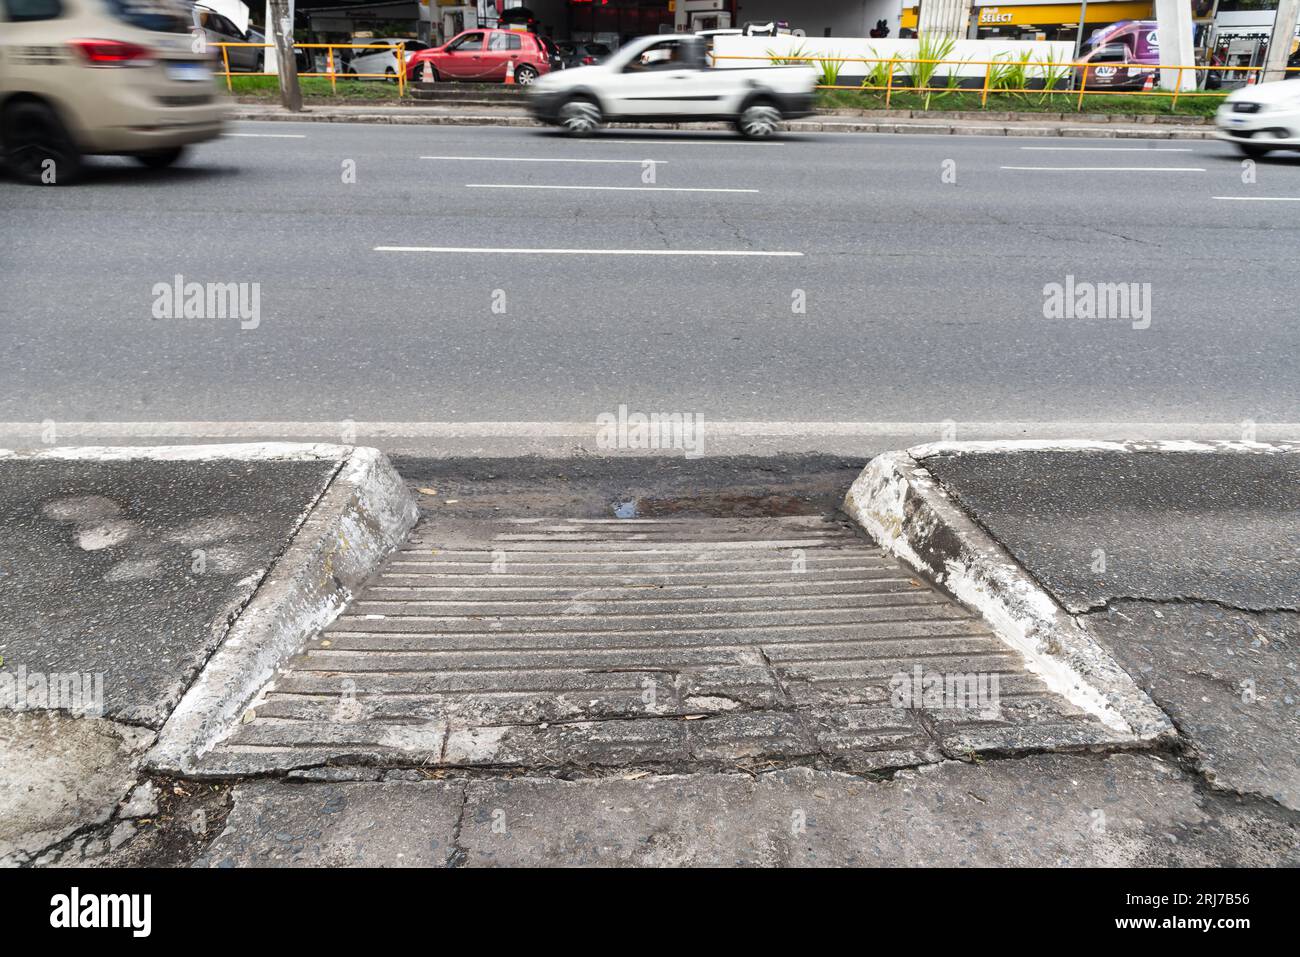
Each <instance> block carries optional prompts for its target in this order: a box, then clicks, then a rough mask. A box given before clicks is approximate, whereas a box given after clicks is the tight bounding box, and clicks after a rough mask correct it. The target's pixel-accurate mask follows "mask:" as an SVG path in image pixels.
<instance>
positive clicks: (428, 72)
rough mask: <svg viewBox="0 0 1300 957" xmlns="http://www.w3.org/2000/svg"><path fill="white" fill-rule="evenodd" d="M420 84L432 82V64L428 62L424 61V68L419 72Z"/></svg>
mask: <svg viewBox="0 0 1300 957" xmlns="http://www.w3.org/2000/svg"><path fill="white" fill-rule="evenodd" d="M420 82H422V83H432V82H433V64H432V63H430V62H429V61H428V60H425V61H424V66H423V68H421V70H420Z"/></svg>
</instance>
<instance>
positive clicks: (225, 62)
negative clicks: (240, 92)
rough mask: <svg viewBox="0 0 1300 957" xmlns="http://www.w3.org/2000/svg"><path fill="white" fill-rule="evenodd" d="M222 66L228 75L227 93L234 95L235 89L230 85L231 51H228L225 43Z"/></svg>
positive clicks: (222, 46) (222, 52) (222, 45)
mask: <svg viewBox="0 0 1300 957" xmlns="http://www.w3.org/2000/svg"><path fill="white" fill-rule="evenodd" d="M221 65H222V67H224V68H225V73H226V92H227V93H233V92H234V91H235V88H234V86H232V85H231V83H230V51H229V50H227V49H226V45H225V44H224V43H223V44H221Z"/></svg>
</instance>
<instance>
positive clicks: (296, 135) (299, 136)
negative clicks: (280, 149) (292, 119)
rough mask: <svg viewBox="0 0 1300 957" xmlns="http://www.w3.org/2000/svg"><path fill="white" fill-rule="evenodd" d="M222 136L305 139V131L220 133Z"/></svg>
mask: <svg viewBox="0 0 1300 957" xmlns="http://www.w3.org/2000/svg"><path fill="white" fill-rule="evenodd" d="M221 135H222V136H252V137H255V138H257V139H263V140H305V139H306V138H307V134H306V133H222V134H221Z"/></svg>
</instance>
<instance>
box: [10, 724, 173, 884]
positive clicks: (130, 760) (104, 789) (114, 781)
mask: <svg viewBox="0 0 1300 957" xmlns="http://www.w3.org/2000/svg"><path fill="white" fill-rule="evenodd" d="M153 737H154V736H153V734H152V732H149V731H147V730H145V729H143V728H135V727H130V726H127V725H121V724H117V723H115V722H112V721H106V720H104V719H102V718H91V717H83V718H74V717H70V716H69V715H66V714H63V713H61V712H55V711H41V712H22V713H16V712H12V711H0V867H12V866H15V865H19V864H25V863H27V862H28V861H30V860H32V859H34V858H36V857H37V856H38V855H39V854H40V852H41V851H43V850H44V849H45V848H47V847H50V846H51V845H54V844H58V843H59V842H61V841H64V840H67V839H68V838H69V837H70V836H71V835H73V834H75V833H76V832H78V831H81V830H83V829H87V828H92V827H94V826H95V825H99V824H103V823H105V822H106V821H108V820H109V818H110V817H111V816H112V814H113V809H114V808H116V807H117V804H118V802H119V801H121V800H122V798H123V797H124V796H125V795H126V793H127V792H128V791H129V790H130V788H131V786H132V785H133V784H134V782H135V778H136V773H137V770H138V768H139V763H140V757H141V755H142V754H143V752H144V749H145V748H146V747H148V746H149V744H150V743H151V742H152V741H153Z"/></svg>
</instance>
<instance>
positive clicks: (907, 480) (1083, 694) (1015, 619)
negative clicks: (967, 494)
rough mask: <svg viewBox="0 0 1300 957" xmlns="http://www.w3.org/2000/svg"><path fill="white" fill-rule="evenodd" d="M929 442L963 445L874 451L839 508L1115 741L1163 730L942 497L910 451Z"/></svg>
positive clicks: (1128, 686) (1034, 587)
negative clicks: (975, 616) (970, 612)
mask: <svg viewBox="0 0 1300 957" xmlns="http://www.w3.org/2000/svg"><path fill="white" fill-rule="evenodd" d="M1044 444H1045V443H1027V444H1026V446H1027V447H1029V448H1042V447H1043V446H1044ZM997 445H998V447H999V448H1001V449H1015V448H1020V447H1021V446H1020V445H1019V444H1018V443H997ZM939 448H941V449H942V450H944V451H948V452H955V451H967V450H965V449H963V448H962V443H944V444H943V445H942V446H921V447H918V448H916V449H911V450H908V451H907V452H887V453H885V454H883V455H879V456H877V457H876V458H874V459H872V460H871V462H870V463H869V464H868V465H867V467H866V469H864V470H863V472H862V474H861V475H860V476H858V478H857V480H856V481H855V482H854V483H853V486H852V487H851V488H850V489H849V492H848V495H847V496H846V497H845V500H844V510H845V511H846V512H847V513H848V514H849V515H850V516H851V517H852V518H853V519H854V520H855V521H857V522H858V524H860V525H861V526H862V527H863V529H865V530H866V532H867V534H869V535H870V536H871V537H873V538H874V539H875V540H876V541H877V542H878V543H879V545H880V547H881V548H883V549H885V551H887V552H889V553H890V554H892V555H894V556H895V557H897V558H899V559H901V560H902V561H904V562H906V563H907V564H908V565H911V566H912V567H913V568H914V569H916V570H917V571H919V572H920V573H921V574H923V575H925V576H927V577H928V578H930V579H931V580H932V581H934V582H935V583H936V584H937V585H939V586H940V587H942V588H944V589H945V590H947V591H948V592H949V593H951V594H952V595H953V596H954V597H955V598H957V600H959V601H961V602H962V603H964V604H965V605H967V606H968V607H970V608H972V609H974V610H975V611H976V612H978V613H979V614H980V615H981V616H982V617H983V618H984V620H985V621H986V622H988V624H989V625H990V626H991V627H992V629H993V631H994V632H995V633H996V634H997V635H998V637H999V638H1001V639H1002V640H1003V641H1004V642H1006V644H1007V645H1009V646H1010V647H1011V648H1013V649H1014V650H1016V651H1017V652H1019V653H1020V654H1021V656H1022V657H1023V658H1024V659H1025V664H1026V667H1027V668H1028V670H1029V671H1030V672H1032V673H1033V674H1035V675H1036V676H1037V677H1038V678H1039V679H1040V680H1042V681H1043V683H1044V684H1046V685H1047V686H1048V687H1049V688H1050V689H1051V690H1052V691H1054V692H1056V693H1057V694H1059V695H1061V696H1062V697H1063V698H1065V699H1066V700H1067V701H1069V702H1070V703H1071V704H1073V705H1075V706H1076V707H1078V708H1081V709H1082V710H1084V711H1086V712H1088V713H1089V714H1091V715H1093V716H1095V717H1096V718H1097V719H1098V720H1100V721H1101V722H1103V723H1104V724H1105V725H1106V726H1107V727H1108V728H1110V729H1111V730H1112V731H1114V732H1115V734H1116V741H1119V742H1123V741H1132V742H1142V741H1152V740H1154V739H1156V738H1159V737H1162V736H1165V735H1172V734H1173V733H1174V728H1173V725H1172V723H1171V722H1170V721H1169V718H1168V717H1167V716H1166V715H1165V714H1164V712H1163V711H1161V710H1160V709H1159V708H1158V707H1156V705H1155V704H1154V703H1153V702H1152V701H1151V699H1150V698H1149V697H1148V696H1147V695H1146V693H1145V692H1144V691H1142V689H1141V688H1139V687H1138V686H1137V685H1136V684H1135V683H1134V682H1133V679H1132V678H1131V677H1129V675H1128V674H1127V673H1126V672H1125V671H1124V669H1123V668H1121V667H1120V666H1119V664H1118V663H1117V662H1116V661H1115V659H1114V658H1112V657H1111V656H1110V655H1109V654H1107V652H1106V651H1105V650H1104V649H1102V648H1101V647H1100V646H1099V645H1098V644H1097V643H1096V642H1095V641H1094V640H1093V639H1092V637H1091V636H1090V635H1089V634H1088V633H1087V631H1086V630H1085V629H1084V627H1083V626H1082V625H1081V624H1080V623H1079V622H1078V621H1076V620H1075V619H1074V618H1073V617H1072V616H1071V615H1070V614H1069V613H1068V612H1066V611H1065V609H1063V608H1062V607H1061V606H1059V605H1058V604H1057V603H1056V602H1055V600H1053V598H1052V597H1051V596H1050V595H1049V594H1047V592H1045V591H1044V590H1043V589H1042V588H1041V587H1040V586H1039V584H1038V583H1037V582H1036V581H1034V579H1033V578H1031V577H1030V575H1029V574H1028V573H1027V572H1026V571H1025V570H1024V569H1023V568H1022V567H1021V566H1020V564H1019V563H1018V562H1016V560H1015V559H1014V558H1012V557H1011V556H1010V555H1009V554H1008V553H1007V552H1006V551H1005V550H1004V549H1003V548H1002V547H1001V546H1000V545H998V544H997V542H995V541H994V540H993V539H992V538H991V537H990V536H989V535H988V534H987V533H986V532H985V531H984V530H983V529H982V528H980V527H979V526H978V525H977V524H975V522H974V521H973V520H972V519H971V518H970V517H969V516H968V515H967V514H966V513H965V512H964V511H963V510H962V509H961V508H960V507H958V506H957V505H956V504H955V503H954V502H953V501H952V500H951V499H949V497H948V495H947V493H946V492H945V491H944V489H943V487H942V486H941V485H939V483H938V482H936V481H935V480H934V478H933V477H932V476H931V475H930V473H929V472H927V471H926V470H925V469H924V468H923V467H922V466H921V465H920V464H918V462H917V459H916V458H915V457H914V456H915V455H926V454H933V453H934V450H936V449H939ZM988 450H989V449H987V448H979V449H970V450H969V451H972V452H974V451H988Z"/></svg>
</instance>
